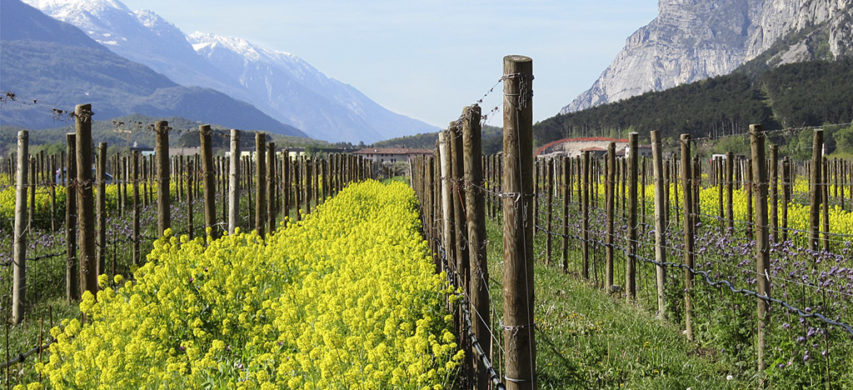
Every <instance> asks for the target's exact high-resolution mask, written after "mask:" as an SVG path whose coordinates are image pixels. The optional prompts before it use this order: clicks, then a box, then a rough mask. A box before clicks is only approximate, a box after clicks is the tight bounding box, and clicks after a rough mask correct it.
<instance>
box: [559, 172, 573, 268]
mask: <svg viewBox="0 0 853 390" xmlns="http://www.w3.org/2000/svg"><path fill="white" fill-rule="evenodd" d="M561 161H562V162H561V163H560V168H561V169H562V170H563V173H562V175H563V183H562V187H563V222H562V223H560V225H562V226H563V232H562V233H563V273H564V274H565V273H568V272H569V221H568V218H569V198H571V195H570V194H571V193H572V190H571V171H572V169H571V168H572V166H571V161H572V160H571V159H569V158H567V157H566V156H563V157H561Z"/></svg>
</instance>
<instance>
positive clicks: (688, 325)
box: [681, 134, 694, 341]
mask: <svg viewBox="0 0 853 390" xmlns="http://www.w3.org/2000/svg"><path fill="white" fill-rule="evenodd" d="M691 176H692V169H690V135H689V134H682V135H681V188H682V197H683V198H684V218H683V221H684V265H685V266H687V267H689V268H693V260H694V258H693V247H694V241H693V228H694V225H693V218H691V217H690V213H691V212H692V210H693V191H691V190H690V189H691V188H692V187H691V185H692V177H691ZM689 268H685V269H684V323H685V330H686V332H687V339H688V340H690V341H693V302H692V295H693V273H692V272H690V269H689Z"/></svg>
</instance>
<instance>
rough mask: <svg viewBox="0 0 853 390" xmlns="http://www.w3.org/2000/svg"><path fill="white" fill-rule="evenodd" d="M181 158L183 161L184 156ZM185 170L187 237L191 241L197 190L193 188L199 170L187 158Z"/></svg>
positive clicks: (193, 162)
mask: <svg viewBox="0 0 853 390" xmlns="http://www.w3.org/2000/svg"><path fill="white" fill-rule="evenodd" d="M181 157H182V158H181V160H183V156H181ZM184 168H186V175H187V192H186V194H185V195H186V197H185V199H186V202H187V235H189V236H190V240H192V239H193V236H194V235H195V232H194V229H193V215H194V214H195V213H194V212H193V201H194V200H195V189H194V188H193V185H194V184H195V181H194V179H195V175H193V171H194V170H196V169H198V168H197V167H196V166H195V161H193V159H191V158H187V164H186V165H185V166H184Z"/></svg>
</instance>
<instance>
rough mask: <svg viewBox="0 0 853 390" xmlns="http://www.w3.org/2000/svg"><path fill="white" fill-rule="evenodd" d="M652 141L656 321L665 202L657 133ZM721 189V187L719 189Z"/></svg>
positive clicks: (661, 299) (661, 297)
mask: <svg viewBox="0 0 853 390" xmlns="http://www.w3.org/2000/svg"><path fill="white" fill-rule="evenodd" d="M651 141H652V173H653V174H654V181H655V261H657V262H658V263H659V264H657V265H655V280H656V285H657V297H658V313H657V316H658V319H660V320H664V319H666V297H665V294H664V292H665V287H666V286H665V285H664V283H665V282H666V267H664V266H663V265H662V264H663V263H665V262H666V249H665V248H666V202H665V200H664V196H665V195H664V188H663V187H664V171H663V156H662V153H661V141H660V136H659V135H658V132H657V131H652V132H651ZM720 188H722V187H720Z"/></svg>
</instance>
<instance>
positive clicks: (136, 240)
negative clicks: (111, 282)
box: [102, 150, 141, 276]
mask: <svg viewBox="0 0 853 390" xmlns="http://www.w3.org/2000/svg"><path fill="white" fill-rule="evenodd" d="M131 169H132V171H133V172H132V173H131V175H132V178H131V179H132V180H133V259H132V260H133V265H138V264H139V258H140V257H141V253H140V252H139V151H138V150H134V151H133V161H132V163H131ZM102 242H103V241H102ZM113 276H115V270H113Z"/></svg>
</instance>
